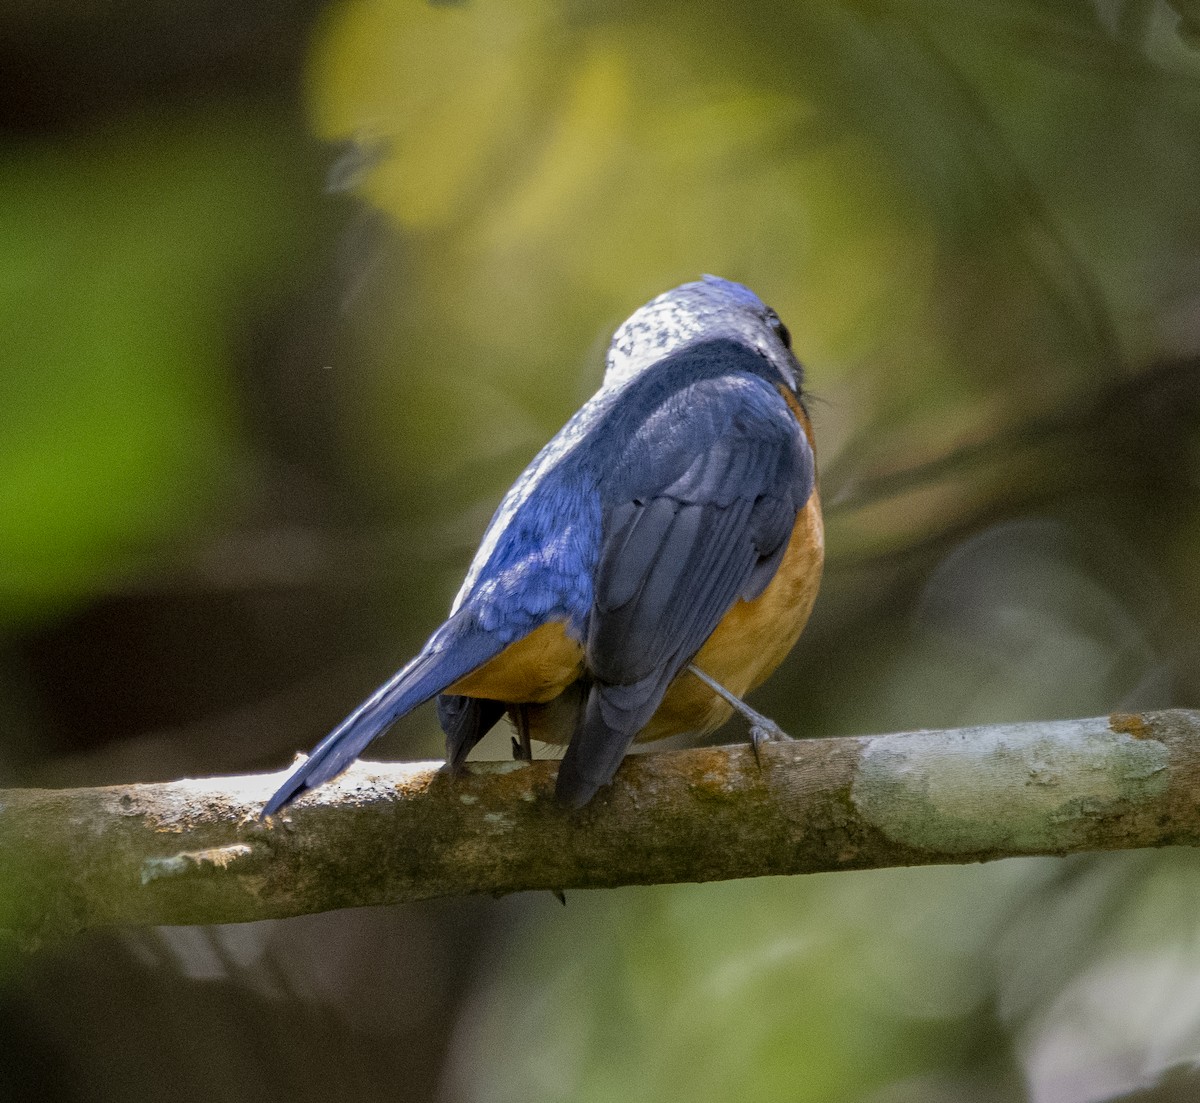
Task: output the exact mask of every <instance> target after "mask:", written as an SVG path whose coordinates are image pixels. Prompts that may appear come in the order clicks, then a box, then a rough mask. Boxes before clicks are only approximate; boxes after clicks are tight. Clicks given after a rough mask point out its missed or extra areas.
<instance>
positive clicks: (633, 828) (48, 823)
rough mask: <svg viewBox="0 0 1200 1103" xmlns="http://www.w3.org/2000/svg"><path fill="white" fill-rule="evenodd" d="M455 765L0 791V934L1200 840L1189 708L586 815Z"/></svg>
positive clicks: (803, 754) (687, 770)
mask: <svg viewBox="0 0 1200 1103" xmlns="http://www.w3.org/2000/svg"><path fill="white" fill-rule="evenodd" d="M439 766H440V764H438V763H400V764H386V765H385V764H380V763H367V762H364V763H359V764H358V765H356V766H355V767H353V768H352V769H351V771H349V772H348V773H347V774H345V775H344V776H343V777H342V778H340V779H339V780H338V781H336V782H334V783H332V784H330V785H328V786H326V787H325V788H323V789H321V790H318V791H317V792H315V793H313V794H311V795H309V796H306V797H304V798H303V799H302V800H301V801H300V802H299V803H298V804H296V805H295V806H293V807H292V808H289V809H288V810H287V811H286V812H284V813H283V814H282V815H280V816H278V817H276V818H275V819H274V820H273V821H269V822H262V821H260V820H259V819H258V814H259V810H260V809H261V808H262V805H263V802H264V801H265V800H266V798H267V797H268V796H269V795H270V793H271V792H272V791H273V790H274V788H275V786H276V784H277V783H278V782H279V781H280V780H281V778H282V775H281V774H261V775H254V776H246V777H225V778H208V779H204V780H183V781H176V782H171V783H168V784H153V785H127V786H111V787H106V788H93V789H61V790H34V789H29V790H8V791H0V931H3V932H5V933H6V934H7V935H8V936H9V937H11V938H16V939H18V940H19V941H21V942H22V943H25V944H37V943H38V942H40V941H42V940H45V939H47V938H56V937H61V936H63V935H68V934H71V933H73V932H76V931H79V930H83V929H86V928H89V927H95V926H100V925H106V924H185V923H186V924H192V923H230V922H239V921H243V920H253V919H266V918H272V917H280V916H288V915H298V914H302V913H306V912H316V911H326V910H329V909H333V908H345V907H355V906H359V905H366V904H381V903H389V902H397V901H403V900H416V899H421V898H425V897H434V896H447V895H455V894H466V893H494V894H500V893H508V892H516V891H519V890H523V889H579V888H603V887H610V886H615V885H630V884H660V883H667V882H680V881H711V880H719V879H727V878H735V877H761V876H766V875H774V874H792V873H813V872H817V871H827V870H840V869H868V868H876V867H883V866H905V865H928V864H934V863H955V862H980V861H990V860H992V859H996V858H1007V857H1012V856H1016V855H1027V854H1068V853H1075V852H1079V851H1087V850H1123V849H1128V848H1133V847H1154V846H1171V845H1189V846H1194V845H1197V844H1198V843H1200V807H1198V803H1197V798H1198V796H1200V712H1194V711H1187V710H1174V711H1169V712H1158V713H1146V714H1138V715H1120V716H1110V717H1101V718H1097V719H1091V720H1066V721H1053V722H1045V723H1033V724H1013V725H999V726H992V727H981V728H964V729H957V730H951V731H925V732H911V733H906V734H901V735H884V736H872V737H866V738H844V739H812V740H802V741H797V742H792V743H775V744H770V745H768V746H766V747H765V748H764V749H763V750H762V754H761V764H760V763H759V762H756V760H755V757H754V754H753V752H752V751H751V750H750V749H749V748H748V747H745V746H734V747H711V748H701V749H696V750H685V751H673V752H661V753H649V754H645V755H634V756H631V757H630V758H628V759H627V760H626V762H625V763H624V764H623V765H622V767H621V769H620V771H619V772H618V774H617V780H616V782H615V783H614V784H613V785H612V786H611V787H610V788H609V789H606V790H604V791H602V792H601V794H600V795H599V796H598V797H597V799H596V800H595V801H593V802H592V804H590V805H589V806H588V807H587V808H584V809H583V810H581V811H578V812H572V811H567V810H565V809H563V808H561V807H560V806H558V805H557V804H556V803H555V802H554V800H553V797H552V793H553V786H554V774H555V771H556V769H557V763H555V762H552V761H544V762H535V763H533V764H532V765H525V764H517V763H482V764H473V765H472V766H471V767H470V773H469V774H467V775H464V776H460V777H457V778H451V777H449V776H448V775H447V774H446V773H445V772H444V771H442V770H441V769H440V768H439Z"/></svg>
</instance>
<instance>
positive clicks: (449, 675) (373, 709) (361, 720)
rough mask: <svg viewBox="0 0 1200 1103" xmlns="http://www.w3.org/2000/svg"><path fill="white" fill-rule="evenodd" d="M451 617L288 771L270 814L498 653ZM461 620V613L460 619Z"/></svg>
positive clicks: (497, 644)
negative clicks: (413, 654) (412, 656)
mask: <svg viewBox="0 0 1200 1103" xmlns="http://www.w3.org/2000/svg"><path fill="white" fill-rule="evenodd" d="M461 616H462V615H461V614H460V616H457V617H452V618H451V619H450V620H449V621H447V622H446V624H444V625H443V626H442V627H441V628H440V629H439V630H438V631H437V632H436V633H435V634H434V635H433V638H432V639H430V641H429V643H427V644H426V645H425V647H424V649H423V650H422V651H421V653H420V654H419V655H418V656H417V657H416V658H415V659H413V661H412V662H410V663H409V664H408V665H407V666H405V667H404V668H403V669H402V670H400V671H399V673H397V674H396V675H394V676H393V677H392V678H391V679H390V680H388V681H387V682H385V683H384V684H383V685H381V686H380V687H379V688H378V689H377V690H376V691H375V692H374V693H372V694H371V696H370V697H368V698H367V699H366V700H365V701H364V702H363V703H362V704H361V705H359V706H358V708H356V709H355V710H354V711H353V712H352V713H351V714H350V715H349V716H347V717H346V719H345V720H343V721H342V722H341V723H340V724H339V725H338V726H337V727H336V728H334V729H333V731H331V732H330V733H329V734H328V735H327V736H326V737H325V738H324V739H322V740H321V742H320V743H318V744H317V745H316V746H315V747H314V748H313V750H312V753H311V754H310V755H309V756H308V758H306V759H305V760H304V761H303V762H302V763H300V765H299V766H297V767H296V769H295V770H293V771H292V773H291V774H290V775H289V776H288V779H287V780H286V781H285V782H284V783H283V784H282V785H281V786H280V787H279V789H278V790H277V791H276V793H275V795H274V796H273V797H272V798H271V799H270V800H269V801H267V803H266V806H265V807H264V808H263V810H262V815H263V816H271V815H274V814H275V813H276V812H278V811H279V810H280V809H281V808H284V807H286V806H287V805H288V804H290V803H291V802H292V801H293V800H295V799H296V797H298V796H299V795H300V794H301V793H303V792H304V791H305V790H306V789H315V788H316V787H317V786H318V785H323V784H324V783H325V782H327V781H329V780H330V779H331V778H334V777H336V776H337V775H338V774H340V773H341V772H342V771H343V770H344V769H346V767H347V766H349V765H350V763H351V762H353V761H354V760H355V759H356V758H357V757H358V756H359V755H360V754H362V752H363V751H364V750H365V749H366V746H367V744H368V743H370V742H371V740H373V739H374V738H375V737H376V736H378V735H382V734H383V732H384V731H385V730H386V729H387V728H389V727H390V726H391V725H392V724H393V723H395V722H396V721H397V720H399V719H400V717H401V716H404V715H405V714H406V713H409V712H411V711H412V710H413V709H415V708H416V707H417V706H418V705H420V704H423V703H424V702H426V701H428V700H429V699H430V698H431V697H434V696H436V695H437V694H439V693H441V692H442V690H444V689H445V688H446V687H447V686H450V685H453V684H454V683H455V682H457V681H458V680H459V679H460V678H462V677H464V676H466V675H467V674H470V673H471V671H473V670H475V669H476V668H477V667H480V666H482V665H483V664H484V663H485V662H487V661H488V660H489V659H491V658H493V657H494V656H495V655H498V654H499V653H500V652H501V651H502V650H503V649H504V644H503V643H502V642H501V641H499V640H497V639H496V638H495V637H494V636H489V635H488V634H486V633H484V632H481V631H479V630H478V628H475V627H474V626H473V625H472V626H467V625H465V624H463V623H461V622H460V617H461ZM463 619H464V620H465V618H463Z"/></svg>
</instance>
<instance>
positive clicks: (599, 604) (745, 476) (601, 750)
mask: <svg viewBox="0 0 1200 1103" xmlns="http://www.w3.org/2000/svg"><path fill="white" fill-rule="evenodd" d="M813 479H814V464H813V455H812V449H811V448H810V446H809V444H808V439H807V437H806V436H805V435H804V432H803V431H802V429H801V428H800V426H799V424H798V422H797V421H796V419H795V417H794V416H793V414H792V412H791V410H789V408H788V406H787V403H786V402H785V401H784V399H783V397H782V395H780V394H779V392H778V391H776V390H775V389H774V388H773V387H771V385H770V384H768V383H767V382H766V381H764V380H762V379H760V378H759V377H757V376H751V375H741V374H738V375H730V376H724V377H720V378H717V379H708V380H704V381H702V382H699V383H696V384H694V385H692V386H690V387H687V388H684V389H683V390H681V391H679V392H677V393H676V394H675V395H674V396H672V397H671V398H670V399H668V400H667V401H666V402H664V403H663V404H662V405H661V406H660V407H659V408H658V409H657V410H656V411H655V412H654V414H653V415H651V416H650V417H649V418H648V419H647V420H646V421H645V422H644V424H643V425H642V426H641V428H640V429H639V431H638V433H637V434H635V436H634V438H633V441H632V443H631V446H630V448H629V449H628V450H627V453H626V456H625V462H624V463H623V464H622V471H621V472H619V473H616V474H614V476H613V479H612V483H613V484H614V485H615V486H616V491H615V492H612V491H610V492H609V493H607V494H606V495H605V501H604V516H603V520H604V535H603V543H602V548H601V553H600V561H599V565H598V568H597V571H596V580H595V591H594V597H593V605H592V612H591V617H590V620H589V624H588V632H587V641H586V642H587V666H588V670H589V672H590V674H591V676H592V678H593V679H594V684H593V687H592V691H591V694H590V697H589V700H588V704H587V709H586V712H585V716H584V720H583V723H582V725H581V727H580V729H579V731H578V732H577V733H576V735H575V738H574V739H573V740H572V742H571V745H570V747H569V748H568V750H567V753H566V756H565V757H564V759H563V763H562V767H561V769H560V771H559V780H558V794H559V796H560V797H561V798H562V799H563V800H564V801H566V802H567V803H569V804H573V805H577V806H578V805H582V804H583V803H585V802H586V801H587V800H589V799H590V798H591V796H592V794H593V793H594V792H595V791H596V790H597V789H598V788H599V787H600V786H601V785H604V784H606V783H607V782H608V781H609V780H611V778H612V775H613V773H614V772H615V771H616V768H617V766H618V765H619V764H620V761H621V759H622V757H624V754H625V752H626V750H627V749H628V747H629V744H630V743H631V742H632V740H633V738H634V736H635V735H636V734H637V732H638V731H639V730H640V729H641V728H643V727H644V726H645V725H646V723H647V722H648V721H649V720H650V718H651V716H653V714H654V712H655V710H656V709H657V708H658V706H659V704H660V703H661V701H662V698H663V695H664V693H665V692H666V690H667V687H668V686H669V685H670V683H671V681H672V680H673V679H674V678H675V676H676V675H677V674H678V673H679V671H680V670H681V669H682V668H683V667H684V666H685V665H686V664H687V662H688V661H689V660H690V659H691V658H692V656H693V655H695V653H696V652H697V651H698V650H699V649H700V647H701V646H702V645H703V643H704V641H705V640H706V639H708V637H709V636H710V635H711V634H712V632H713V630H714V629H715V628H716V626H717V625H718V623H719V622H720V621H721V618H722V617H724V615H725V613H726V612H727V611H728V610H729V608H730V607H731V606H732V605H733V603H734V602H735V601H737V600H738V599H739V598H743V599H747V600H749V599H752V598H754V597H757V596H758V595H759V594H760V593H761V592H762V591H763V590H764V589H765V588H766V586H767V584H768V583H769V582H770V580H771V578H772V577H773V576H774V574H775V571H776V569H777V567H778V565H779V562H780V560H781V558H782V556H783V552H784V550H785V549H786V547H787V542H788V539H789V538H790V536H791V532H792V528H793V526H794V525H795V521H796V515H797V513H798V512H799V510H800V509H802V508H803V506H804V504H805V503H806V502H807V500H808V498H809V495H810V494H811V493H812V488H813Z"/></svg>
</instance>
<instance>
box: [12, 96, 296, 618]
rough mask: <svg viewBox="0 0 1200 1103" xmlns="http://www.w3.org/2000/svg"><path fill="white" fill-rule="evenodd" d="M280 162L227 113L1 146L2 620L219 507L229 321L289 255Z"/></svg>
mask: <svg viewBox="0 0 1200 1103" xmlns="http://www.w3.org/2000/svg"><path fill="white" fill-rule="evenodd" d="M14 153H19V155H11V154H14ZM294 171H295V161H294V154H293V153H292V152H291V151H289V149H288V148H286V146H285V145H284V143H283V142H282V141H281V140H280V139H279V138H278V137H277V136H275V134H274V133H273V129H272V126H271V120H270V119H269V118H268V119H265V120H264V119H249V118H242V117H240V116H239V115H238V114H237V112H236V110H235V109H233V108H231V109H229V110H228V111H221V110H212V109H211V108H210V109H209V110H208V111H206V112H205V114H204V115H203V116H200V115H197V116H195V117H193V118H190V119H187V120H184V121H183V122H182V123H180V122H166V121H163V120H148V119H147V120H136V121H132V122H127V123H124V124H122V125H120V126H116V125H114V126H113V127H111V128H110V129H109V130H107V131H106V132H104V133H101V134H98V135H95V136H91V137H88V138H85V139H80V140H79V141H77V142H74V143H65V144H57V143H50V142H48V141H47V142H45V143H42V144H34V143H26V144H25V145H24V146H23V147H22V148H20V149H19V151H18V150H10V156H9V157H8V158H6V160H5V161H4V163H3V166H2V167H0V239H3V241H4V242H5V253H4V260H3V263H2V264H0V298H3V300H4V302H5V304H6V310H5V313H4V315H3V318H0V347H2V348H3V349H4V352H5V358H6V368H5V370H4V372H3V374H2V375H0V617H17V616H23V615H28V614H31V613H35V612H45V611H48V610H50V609H52V608H54V607H56V606H59V605H61V604H62V603H63V602H65V601H69V600H72V599H76V598H78V597H80V596H82V595H84V594H86V593H87V592H88V590H89V588H90V587H92V586H94V585H96V584H97V583H98V582H101V581H102V580H111V579H112V578H113V577H114V576H116V575H118V574H119V573H120V572H121V571H122V570H124V569H126V568H128V567H129V566H130V564H132V563H135V562H137V560H138V559H139V557H141V556H143V555H145V554H146V552H147V551H148V550H149V548H150V547H152V546H153V545H154V544H155V543H156V542H160V541H162V540H164V539H168V538H170V537H172V536H174V535H177V534H179V533H180V532H181V531H185V530H186V529H187V528H188V527H189V526H190V525H192V524H194V523H195V522H196V520H197V519H198V518H199V517H200V516H201V515H202V514H203V513H204V512H205V511H207V510H209V509H211V508H212V507H213V505H214V495H215V494H216V492H217V490H218V488H219V485H220V479H221V478H222V477H223V476H225V475H227V473H228V468H229V465H230V463H231V461H232V459H233V457H234V455H235V454H236V451H237V447H238V441H237V438H238V429H239V427H238V424H237V418H236V414H235V412H234V409H233V407H232V404H231V396H230V393H229V383H230V381H229V378H228V376H227V368H226V364H227V362H228V360H229V357H230V355H231V351H232V346H233V342H234V338H235V334H234V333H233V332H232V331H231V325H232V323H233V322H234V321H235V320H236V319H238V318H239V317H243V316H245V313H246V309H247V302H246V298H247V296H249V295H252V294H253V295H262V294H263V290H264V288H263V286H262V281H263V280H264V279H266V278H267V277H269V276H270V275H271V274H272V273H273V272H275V271H276V270H277V269H278V266H279V265H280V264H281V263H283V262H284V261H286V260H287V259H288V258H289V256H292V255H294V250H295V249H296V231H297V229H298V223H299V222H300V211H301V210H302V209H303V207H302V206H300V205H298V203H297V197H296V194H295V191H294V185H293V184H292V183H291V182H290V181H289V174H290V173H292V172H294ZM268 293H269V290H268Z"/></svg>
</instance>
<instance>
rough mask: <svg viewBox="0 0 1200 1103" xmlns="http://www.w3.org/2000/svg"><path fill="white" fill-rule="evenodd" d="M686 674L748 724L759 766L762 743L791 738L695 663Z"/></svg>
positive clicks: (755, 757)
mask: <svg viewBox="0 0 1200 1103" xmlns="http://www.w3.org/2000/svg"><path fill="white" fill-rule="evenodd" d="M687 669H688V672H689V673H691V674H694V675H695V676H696V677H697V678H699V679H700V681H702V682H703V683H704V684H705V685H706V686H708V688H709V689H711V690H712V691H713V692H714V693H716V694H717V695H718V696H719V697H723V698H724V699H725V700H726V701H727V702H728V703H729V704H731V705H732V706H733V707H734V708H735V709H736V710H737V711H738V712H740V713H741V714H742V715H743V716H744V717H745V718H746V720H747V721H748V722H749V724H750V747H751V749H752V750H753V751H754V761H755V762H757V763H758V764H759V765H760V766H761V765H762V760H761V759H760V758H759V753H758V752H759V748H760V747H761V746H762V745H763V744H764V743H771V742H776V741H778V742H781V743H782V742H787V741H790V740H791V739H792V738H793V737H792V736H790V735H788V733H787V732H785V731H784V730H783V728H781V727H780V726H779V725H778V724H776V723H775V721H774V720H772V719H771V718H770V717H769V716H763V714H762V713H761V712H757V711H755V710H754V709H752V708H751V707H750V706H749V705H748V704H746V702H745V701H743V700H742V699H741V698H740V697H738V696H737V695H736V694H733V693H730V692H729V690H727V689H726V688H725V687H724V686H723V685H721V683H720V682H718V681H717V680H716V679H715V678H710V677H709V676H708V675H707V674H705V673H704V671H703V670H701V669H700V668H699V667H698V666H697V665H696V664H695V663H688V666H687Z"/></svg>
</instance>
